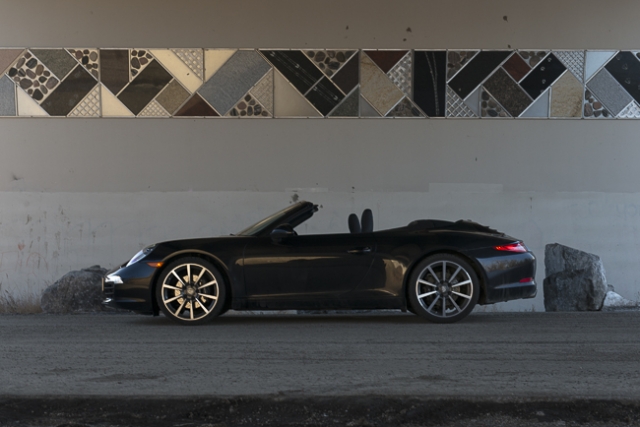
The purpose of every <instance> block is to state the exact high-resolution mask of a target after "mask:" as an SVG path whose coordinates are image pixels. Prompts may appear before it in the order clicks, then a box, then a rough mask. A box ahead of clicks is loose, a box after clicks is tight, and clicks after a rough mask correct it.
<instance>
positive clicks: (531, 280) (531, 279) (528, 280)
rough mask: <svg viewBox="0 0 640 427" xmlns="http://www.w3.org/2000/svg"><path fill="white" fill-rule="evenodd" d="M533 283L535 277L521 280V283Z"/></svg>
mask: <svg viewBox="0 0 640 427" xmlns="http://www.w3.org/2000/svg"><path fill="white" fill-rule="evenodd" d="M529 282H533V277H525V278H524V279H520V283H529Z"/></svg>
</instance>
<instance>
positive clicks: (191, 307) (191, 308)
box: [189, 301, 196, 320]
mask: <svg viewBox="0 0 640 427" xmlns="http://www.w3.org/2000/svg"><path fill="white" fill-rule="evenodd" d="M194 305H196V303H195V302H193V301H191V305H190V306H189V311H190V312H191V320H193V306H194Z"/></svg>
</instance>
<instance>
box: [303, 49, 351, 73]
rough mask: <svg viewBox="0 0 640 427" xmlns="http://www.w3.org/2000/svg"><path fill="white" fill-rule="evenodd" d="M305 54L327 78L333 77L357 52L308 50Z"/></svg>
mask: <svg viewBox="0 0 640 427" xmlns="http://www.w3.org/2000/svg"><path fill="white" fill-rule="evenodd" d="M305 53H306V54H307V56H308V57H309V59H311V60H312V61H313V62H314V63H315V64H316V66H317V67H318V68H320V70H322V72H323V73H324V74H325V75H326V76H327V77H331V76H333V75H334V74H335V73H336V72H337V71H338V70H339V69H340V68H341V67H342V66H343V65H344V64H345V63H346V62H347V60H348V59H349V58H351V57H352V56H353V54H354V53H355V50H307V51H305Z"/></svg>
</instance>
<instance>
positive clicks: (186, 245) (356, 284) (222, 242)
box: [104, 202, 536, 321]
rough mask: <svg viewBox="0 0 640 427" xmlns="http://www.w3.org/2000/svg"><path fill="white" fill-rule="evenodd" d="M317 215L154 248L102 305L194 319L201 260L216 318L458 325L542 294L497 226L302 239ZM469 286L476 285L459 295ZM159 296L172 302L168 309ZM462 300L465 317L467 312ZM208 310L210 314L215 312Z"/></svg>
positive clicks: (528, 262) (434, 226)
mask: <svg viewBox="0 0 640 427" xmlns="http://www.w3.org/2000/svg"><path fill="white" fill-rule="evenodd" d="M316 211H317V205H314V204H312V203H310V202H298V203H296V204H293V205H291V206H289V207H288V208H286V209H284V210H282V211H280V212H278V213H276V214H274V215H271V216H269V217H267V218H265V219H264V220H262V221H260V222H258V223H257V224H256V225H254V226H252V227H249V228H248V229H246V230H244V231H243V232H240V233H239V234H238V235H232V236H226V237H216V238H201V239H187V240H174V241H168V242H162V243H158V244H155V245H153V246H150V247H148V248H146V249H144V250H143V251H141V252H140V253H138V254H137V255H136V256H135V257H134V258H133V259H132V260H131V261H129V262H128V263H127V264H124V265H122V266H121V267H119V268H117V269H115V270H114V271H111V272H110V273H108V274H107V276H106V278H105V280H104V297H105V301H104V302H105V304H107V305H109V306H112V307H117V308H122V309H127V310H132V311H135V312H138V313H145V314H156V315H157V314H158V313H159V311H160V309H163V311H164V312H165V314H169V315H171V313H172V311H175V313H177V314H176V315H175V316H174V317H176V319H174V320H186V321H188V320H190V319H193V318H194V314H193V310H196V309H197V308H200V307H201V305H206V304H205V303H203V301H200V300H198V299H197V295H198V289H199V286H201V285H202V281H201V283H200V285H198V284H195V282H194V284H192V285H191V284H190V283H188V282H191V281H193V280H195V279H200V278H199V277H197V275H198V274H200V276H203V277H204V272H200V273H198V271H199V270H197V268H198V267H201V266H200V264H202V263H199V262H198V260H202V261H203V262H206V266H208V267H207V269H208V270H207V271H209V270H211V273H212V274H209V273H207V277H209V279H207V280H209V283H213V282H214V281H215V282H216V284H215V286H216V289H218V290H217V291H216V292H219V294H215V293H210V295H208V294H206V293H204V289H202V292H203V293H201V295H202V298H203V299H204V301H205V302H206V301H209V300H211V302H213V300H212V299H214V298H215V299H216V301H215V304H218V307H217V313H216V315H217V314H221V313H223V312H224V311H226V310H228V309H233V310H283V309H312V310H317V309H402V310H406V309H409V310H411V311H413V312H416V313H417V314H425V313H422V312H424V311H427V313H426V315H425V317H427V318H429V319H430V320H434V321H445V320H446V321H455V320H459V318H462V317H464V316H466V314H468V312H469V311H470V310H471V309H472V308H473V305H475V303H476V302H477V303H479V304H491V303H496V302H501V301H508V300H513V299H519V298H532V297H534V296H535V295H536V283H535V281H534V277H535V269H536V259H535V257H534V255H533V254H532V253H531V252H530V251H529V250H528V249H527V248H526V246H524V244H523V243H522V242H520V241H518V240H517V239H514V238H512V237H509V236H506V235H504V234H503V233H500V232H498V231H496V230H493V229H490V228H488V227H485V226H482V225H480V224H477V223H474V222H470V221H457V222H449V221H439V220H418V221H413V222H412V223H410V224H409V225H407V226H404V227H400V228H395V229H389V230H381V231H372V230H362V231H361V232H358V231H360V230H359V229H356V230H353V231H355V232H351V233H344V234H320V235H297V234H296V232H295V231H294V229H295V227H297V226H298V225H300V224H302V223H303V222H304V221H306V220H308V219H309V218H311V216H312V215H313V214H314V212H316ZM356 221H357V218H356ZM370 221H371V220H370ZM364 222H365V221H364V218H363V223H364ZM356 228H357V227H356ZM371 228H372V227H371ZM181 259H190V260H195V261H189V262H188V263H186V264H184V265H186V266H187V267H184V266H183V267H182V269H183V270H184V269H185V268H193V269H194V271H195V272H194V273H191V272H190V273H188V274H187V273H184V272H179V273H178V274H176V273H175V272H174V273H173V275H171V274H169V273H167V268H169V267H170V266H171V265H175V264H176V262H177V263H179V260H181ZM425 260H426V261H427V263H426V264H425ZM433 260H435V261H433ZM429 262H431V263H430V264H429ZM423 264H424V265H423ZM191 266H193V267H191ZM212 267H213V268H212ZM458 267H460V268H458ZM201 268H203V269H204V267H201ZM418 269H422V272H418V271H417V270H418ZM176 271H179V270H176ZM454 272H455V273H456V277H454V276H453V274H454ZM463 273H464V274H463ZM460 274H462V276H461V275H460ZM465 274H466V275H465ZM173 276H175V278H174V277H173ZM163 277H164V279H163ZM192 278H193V280H192ZM216 278H217V280H216ZM162 280H165V282H162ZM170 280H173V282H171V283H170ZM202 280H205V279H202ZM160 282H162V283H166V288H167V289H166V290H167V291H168V293H166V292H165V294H164V296H162V295H160V294H161V292H160V291H158V289H157V288H158V286H161V285H160V284H159V283H160ZM465 282H469V283H468V284H467V285H469V286H475V289H471V290H470V291H469V292H466V291H464V292H463V291H461V289H466V288H465V286H467V285H465V284H464V283H465ZM460 283H463V284H462V285H461V284H460ZM218 285H219V286H218ZM414 285H415V286H414ZM423 285H424V286H426V288H424V290H421V289H420V287H421V286H423ZM162 286H165V285H162ZM209 286H211V285H209ZM187 288H189V289H187ZM187 290H188V292H187ZM458 291H459V292H458ZM222 292H224V298H223V295H222ZM192 294H195V295H196V297H193V295H192ZM412 294H415V295H413V297H412ZM427 294H431V295H429V296H424V295H427ZM462 294H464V295H462ZM174 295H175V296H174ZM421 295H422V296H421ZM189 298H193V299H189ZM420 298H422V299H420ZM433 298H440V299H439V302H438V301H436V302H433V301H434V300H433ZM159 299H162V300H163V301H165V300H166V301H169V300H170V299H172V300H173V302H171V303H168V304H166V307H163V301H159ZM222 300H223V301H222ZM185 301H187V302H185ZM189 301H191V302H189ZM421 301H422V303H421ZM451 301H453V303H452V302H451ZM459 303H460V304H459ZM462 303H465V304H466V305H465V309H464V310H466V312H465V313H464V315H462V316H460V315H461V314H462V311H463V309H462V305H461V304H462ZM467 303H471V307H470V308H469V307H468V305H469V304H467ZM171 304H174V305H171ZM178 304H182V306H184V307H191V310H192V312H191V314H190V315H189V313H186V314H184V315H181V310H184V308H181V309H180V310H179V309H178V308H177V305H178ZM185 304H186V305H185ZM215 304H214V305H211V306H210V307H209V308H210V309H212V308H214V306H215ZM222 305H223V306H222ZM428 306H431V310H426V309H427V308H429V307H428ZM456 307H457V308H458V310H457V312H456V311H455V308H456ZM165 309H167V310H168V312H167V310H165ZM204 309H205V311H206V314H209V311H211V310H206V307H204ZM450 309H451V310H453V311H451V313H449V310H450ZM428 311H431V312H436V311H441V312H442V314H443V316H440V315H439V314H438V313H436V318H433V316H431V317H430V316H429V313H428ZM175 313H174V314H175ZM201 314H203V317H207V316H204V314H205V313H204V311H203V312H202V313H201ZM431 314H433V313H431ZM447 314H451V315H450V316H448V315H447ZM456 316H457V317H456ZM180 317H185V319H180ZM196 317H197V316H196ZM438 317H442V319H438ZM447 318H448V319H447ZM196 320H197V319H196Z"/></svg>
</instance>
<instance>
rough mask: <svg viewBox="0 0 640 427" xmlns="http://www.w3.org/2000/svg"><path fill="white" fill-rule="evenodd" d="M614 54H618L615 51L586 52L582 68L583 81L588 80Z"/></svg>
mask: <svg viewBox="0 0 640 427" xmlns="http://www.w3.org/2000/svg"><path fill="white" fill-rule="evenodd" d="M616 53H618V51H617V50H588V51H587V59H586V60H585V66H584V81H585V82H586V81H587V80H589V79H590V78H591V76H593V75H594V74H595V72H596V71H598V70H599V69H600V67H602V66H603V65H604V64H605V63H607V62H608V61H609V60H610V59H611V58H613V56H614V55H615V54H616Z"/></svg>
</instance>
